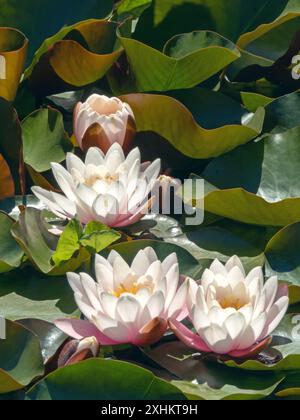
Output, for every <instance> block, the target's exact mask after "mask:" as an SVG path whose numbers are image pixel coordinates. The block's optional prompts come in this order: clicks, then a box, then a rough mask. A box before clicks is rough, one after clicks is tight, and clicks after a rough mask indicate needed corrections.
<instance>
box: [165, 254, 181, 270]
mask: <svg viewBox="0 0 300 420" xmlns="http://www.w3.org/2000/svg"><path fill="white" fill-rule="evenodd" d="M175 264H178V258H177V254H176V252H173V254H170V255H169V256H168V257H167V258H166V259H165V260H164V261H163V262H162V269H163V273H164V275H166V274H167V273H168V271H169V270H170V268H171V267H173V266H174V265H175Z"/></svg>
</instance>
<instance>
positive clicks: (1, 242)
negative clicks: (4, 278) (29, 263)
mask: <svg viewBox="0 0 300 420" xmlns="http://www.w3.org/2000/svg"><path fill="white" fill-rule="evenodd" d="M14 223H15V222H14V220H13V219H11V218H10V217H9V216H8V215H7V214H5V213H2V212H0V273H5V272H7V271H10V270H12V269H13V268H17V267H19V266H20V265H21V262H22V258H23V255H24V253H23V251H22V249H21V248H20V247H19V245H18V244H17V243H16V241H15V240H14V238H13V237H12V235H11V228H12V226H13V224H14Z"/></svg>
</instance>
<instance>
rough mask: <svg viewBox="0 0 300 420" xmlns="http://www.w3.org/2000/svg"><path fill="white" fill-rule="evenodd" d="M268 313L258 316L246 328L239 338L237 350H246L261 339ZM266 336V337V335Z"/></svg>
mask: <svg viewBox="0 0 300 420" xmlns="http://www.w3.org/2000/svg"><path fill="white" fill-rule="evenodd" d="M265 323H266V314H261V315H260V316H259V317H258V318H256V319H255V320H254V321H252V323H251V324H250V325H248V327H246V329H245V330H244V332H243V334H242V335H241V336H240V338H239V342H238V345H237V348H236V350H246V349H248V348H249V347H251V346H252V345H253V344H255V343H256V342H258V341H260V340H259V337H260V335H261V333H262V331H263V329H264V327H265ZM264 338H265V337H264Z"/></svg>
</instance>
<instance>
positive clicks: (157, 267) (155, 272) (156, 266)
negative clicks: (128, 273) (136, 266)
mask: <svg viewBox="0 0 300 420" xmlns="http://www.w3.org/2000/svg"><path fill="white" fill-rule="evenodd" d="M146 276H150V277H152V279H153V282H154V284H158V282H159V281H160V280H162V279H163V270H162V265H161V262H160V261H155V262H154V263H152V264H151V265H150V267H149V268H148V270H147V272H146ZM165 281H166V279H165ZM166 287H167V283H166Z"/></svg>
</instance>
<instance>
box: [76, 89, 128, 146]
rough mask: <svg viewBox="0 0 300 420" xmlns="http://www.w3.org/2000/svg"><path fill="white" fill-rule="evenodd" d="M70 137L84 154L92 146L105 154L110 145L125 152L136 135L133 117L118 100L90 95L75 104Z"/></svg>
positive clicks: (126, 105)
mask: <svg viewBox="0 0 300 420" xmlns="http://www.w3.org/2000/svg"><path fill="white" fill-rule="evenodd" d="M74 134H75V137H76V140H77V142H78V145H79V147H80V148H81V149H82V150H84V151H87V150H88V149H89V148H90V147H92V146H96V147H99V148H100V149H101V150H102V151H103V152H104V153H106V152H107V151H108V150H109V148H110V147H111V145H112V144H114V143H118V144H119V145H120V146H122V148H123V149H124V150H125V151H128V150H129V148H130V146H131V144H132V141H133V139H134V136H135V134H136V126H135V119H134V114H133V112H132V110H131V108H130V106H129V105H128V104H127V103H125V102H122V101H121V100H120V99H118V98H109V97H107V96H103V95H96V94H94V95H92V96H90V97H89V98H88V99H87V101H86V102H84V103H82V102H79V103H78V104H77V106H76V108H75V111H74Z"/></svg>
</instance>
